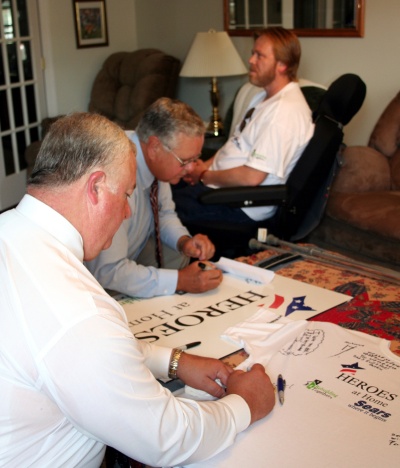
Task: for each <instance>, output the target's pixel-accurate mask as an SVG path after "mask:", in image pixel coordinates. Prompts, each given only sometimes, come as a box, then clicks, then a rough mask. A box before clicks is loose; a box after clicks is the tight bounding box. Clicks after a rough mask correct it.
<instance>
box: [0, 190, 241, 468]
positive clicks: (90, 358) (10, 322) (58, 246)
mask: <svg viewBox="0 0 400 468" xmlns="http://www.w3.org/2000/svg"><path fill="white" fill-rule="evenodd" d="M82 261H83V244H82V238H81V236H80V234H79V232H78V231H77V230H76V229H75V228H74V227H73V226H72V225H71V224H70V223H69V222H68V221H67V220H66V219H65V218H63V217H62V216H61V215H60V214H59V213H57V212H56V211H54V210H52V209H51V208H50V207H48V206H47V205H45V204H44V203H42V202H40V201H38V200H37V199H35V198H33V197H31V196H29V195H26V196H25V197H24V198H23V200H22V201H21V203H20V204H19V205H18V207H17V208H16V209H14V210H10V211H7V212H5V213H3V214H2V215H1V216H0V426H1V430H0V466H7V467H13V468H14V467H24V466H35V467H58V466H68V467H78V466H79V467H99V466H100V464H101V461H102V459H103V456H104V448H105V445H110V446H113V447H115V448H116V449H117V450H119V451H120V452H122V453H125V454H126V455H128V456H130V457H131V458H134V459H137V460H139V461H142V462H145V463H148V464H150V465H153V466H165V465H174V464H179V463H182V462H183V461H184V460H185V459H187V460H188V461H190V460H192V461H195V460H200V459H204V458H206V457H208V456H210V455H212V454H215V453H218V452H219V451H220V450H221V449H223V448H224V447H227V446H229V445H230V444H232V443H233V441H234V439H235V436H236V434H237V433H238V432H240V431H242V430H243V429H245V428H246V427H247V426H248V424H249V422H250V411H249V408H248V406H247V404H246V403H245V401H244V400H243V399H242V398H241V397H239V396H238V395H229V396H228V397H225V398H224V399H223V400H219V401H217V402H201V403H198V402H190V401H187V400H182V399H180V398H175V397H174V396H173V395H172V394H171V393H170V392H169V391H168V390H167V389H165V388H163V387H162V386H161V385H160V384H159V383H158V382H157V380H155V378H154V377H156V378H167V375H166V373H167V369H168V363H169V358H170V354H171V349H170V348H162V347H158V346H154V345H151V344H148V343H145V342H143V341H138V340H136V339H134V337H133V336H132V333H131V331H130V330H129V327H128V324H127V319H126V316H125V313H124V311H123V309H122V307H121V306H120V305H119V304H118V303H117V302H116V301H115V300H114V299H112V298H111V297H110V296H108V295H107V294H106V293H105V291H104V289H103V288H102V287H101V286H100V284H99V283H98V282H97V281H96V280H95V279H94V277H93V276H92V275H91V274H90V272H89V271H88V270H87V269H86V268H85V267H84V265H83V263H82ZM216 421H218V424H216Z"/></svg>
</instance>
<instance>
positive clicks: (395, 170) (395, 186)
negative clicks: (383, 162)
mask: <svg viewBox="0 0 400 468" xmlns="http://www.w3.org/2000/svg"><path fill="white" fill-rule="evenodd" d="M390 174H391V177H392V186H391V187H392V190H400V148H398V149H397V151H396V152H395V153H394V155H393V156H392V158H391V160H390Z"/></svg>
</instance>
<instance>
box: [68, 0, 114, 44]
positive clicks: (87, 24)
mask: <svg viewBox="0 0 400 468" xmlns="http://www.w3.org/2000/svg"><path fill="white" fill-rule="evenodd" d="M72 2H73V8H74V18H75V32H76V46H77V48H78V49H81V48H84V47H101V46H107V45H108V31H107V16H106V1H105V0H85V1H80V0H72Z"/></svg>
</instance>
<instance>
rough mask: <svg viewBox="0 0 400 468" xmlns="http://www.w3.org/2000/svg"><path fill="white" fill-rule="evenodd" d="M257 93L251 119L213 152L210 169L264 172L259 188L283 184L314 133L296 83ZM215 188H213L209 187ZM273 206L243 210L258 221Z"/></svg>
mask: <svg viewBox="0 0 400 468" xmlns="http://www.w3.org/2000/svg"><path fill="white" fill-rule="evenodd" d="M265 97H266V93H265V91H261V92H260V93H258V94H257V95H256V96H255V97H254V98H253V100H252V102H251V104H250V106H249V109H251V108H252V107H254V112H253V114H252V116H251V118H250V119H249V120H248V121H247V123H246V126H245V127H244V129H243V131H240V128H239V127H240V123H239V124H238V125H237V127H236V129H235V132H234V133H233V135H232V136H231V137H230V138H229V140H228V141H227V142H226V143H225V145H224V146H223V147H222V148H221V149H220V150H219V151H218V152H217V154H216V155H215V158H214V161H213V163H212V165H211V167H210V170H225V169H231V168H233V167H238V166H243V165H245V166H249V167H252V168H254V169H257V170H259V171H262V172H265V173H266V177H265V179H264V181H263V182H262V184H261V185H272V184H283V183H285V182H286V180H287V178H288V176H289V174H290V172H291V171H292V169H293V167H294V165H295V164H296V162H297V160H298V159H299V157H300V155H301V153H302V152H303V150H304V148H305V147H306V145H307V143H308V142H309V140H310V139H311V137H312V135H313V131H314V124H313V122H312V116H311V110H310V108H309V106H308V104H307V101H306V100H305V98H304V95H303V93H302V91H301V89H300V87H299V85H298V83H295V82H291V83H289V84H287V85H286V86H285V87H284V88H283V89H282V90H281V91H279V93H277V94H275V95H274V96H272V97H271V98H269V99H265ZM209 187H211V188H217V186H216V185H209ZM275 210H276V207H271V206H267V207H254V208H243V211H244V212H245V213H246V214H247V215H248V216H249V217H250V218H252V219H254V220H256V221H258V220H262V219H266V218H268V217H271V216H272V215H273V213H274V212H275Z"/></svg>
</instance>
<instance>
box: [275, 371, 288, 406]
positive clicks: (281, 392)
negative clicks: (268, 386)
mask: <svg viewBox="0 0 400 468" xmlns="http://www.w3.org/2000/svg"><path fill="white" fill-rule="evenodd" d="M285 385H286V382H285V380H284V379H283V377H282V374H279V375H278V383H277V388H278V398H279V403H280V404H281V405H283V402H284V401H285Z"/></svg>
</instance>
